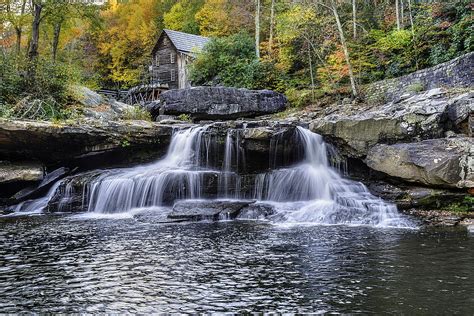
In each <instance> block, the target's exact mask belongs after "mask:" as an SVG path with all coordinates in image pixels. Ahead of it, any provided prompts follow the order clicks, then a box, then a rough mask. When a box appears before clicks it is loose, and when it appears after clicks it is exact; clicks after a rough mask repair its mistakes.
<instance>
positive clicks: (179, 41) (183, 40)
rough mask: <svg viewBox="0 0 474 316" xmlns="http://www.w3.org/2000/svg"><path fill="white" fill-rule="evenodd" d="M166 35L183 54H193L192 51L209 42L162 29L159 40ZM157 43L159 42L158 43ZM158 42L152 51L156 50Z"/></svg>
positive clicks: (186, 34)
mask: <svg viewBox="0 0 474 316" xmlns="http://www.w3.org/2000/svg"><path fill="white" fill-rule="evenodd" d="M163 34H166V35H167V36H168V38H169V39H170V40H171V42H172V43H173V45H174V46H175V47H176V49H177V50H178V51H180V52H183V53H191V54H192V53H193V51H195V50H196V49H197V50H200V49H202V48H203V47H204V45H205V44H206V43H207V42H208V41H209V37H204V36H199V35H194V34H189V33H184V32H178V31H173V30H168V29H164V30H163V32H162V33H161V35H160V38H161V37H162V36H163ZM158 42H159V41H158ZM158 42H157V43H156V45H155V47H154V48H153V51H155V50H156V49H157V45H158Z"/></svg>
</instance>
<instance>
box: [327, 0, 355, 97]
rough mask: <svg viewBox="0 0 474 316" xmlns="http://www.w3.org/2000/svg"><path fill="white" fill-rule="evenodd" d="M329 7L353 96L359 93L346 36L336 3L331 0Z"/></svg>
mask: <svg viewBox="0 0 474 316" xmlns="http://www.w3.org/2000/svg"><path fill="white" fill-rule="evenodd" d="M331 9H332V12H333V14H334V18H335V19H336V24H337V30H338V32H339V38H340V40H341V46H342V50H343V51H344V58H345V59H346V63H347V68H348V70H349V79H350V81H351V89H352V95H353V96H354V97H358V95H359V94H358V92H357V86H356V81H355V77H354V72H353V71H352V65H351V61H350V57H349V50H348V49H347V43H346V38H345V36H344V30H343V29H342V24H341V20H340V19H339V13H338V12H337V7H336V3H335V2H334V0H331Z"/></svg>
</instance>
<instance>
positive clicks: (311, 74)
mask: <svg viewBox="0 0 474 316" xmlns="http://www.w3.org/2000/svg"><path fill="white" fill-rule="evenodd" d="M308 61H309V74H310V76H311V100H312V101H313V102H314V75H313V61H312V60H311V49H310V47H309V46H308Z"/></svg>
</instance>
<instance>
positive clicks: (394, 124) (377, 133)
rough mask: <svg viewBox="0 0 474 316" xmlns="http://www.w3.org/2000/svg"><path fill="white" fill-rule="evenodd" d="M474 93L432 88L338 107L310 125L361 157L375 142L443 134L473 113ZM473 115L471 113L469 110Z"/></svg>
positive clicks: (456, 127) (405, 140)
mask: <svg viewBox="0 0 474 316" xmlns="http://www.w3.org/2000/svg"><path fill="white" fill-rule="evenodd" d="M472 97H473V96H472V93H465V94H462V95H457V96H456V95H450V94H449V93H448V92H447V91H445V90H443V89H433V90H429V91H427V92H424V93H421V94H417V95H413V96H411V97H409V98H406V99H400V100H398V101H395V102H390V103H387V104H384V105H381V106H377V107H373V108H370V107H363V106H361V107H360V108H354V107H348V108H347V109H341V110H339V109H337V110H336V113H333V114H328V115H326V116H323V117H319V118H317V119H315V120H313V121H312V122H311V124H310V129H311V130H312V131H313V132H316V133H319V134H321V135H323V136H325V137H326V138H327V139H329V140H331V141H332V142H333V143H334V144H336V145H338V146H339V148H340V149H341V151H342V152H343V153H344V154H345V155H347V156H349V157H355V158H361V157H364V156H366V155H367V152H368V150H369V149H370V148H371V147H372V146H374V145H376V144H380V143H382V144H393V143H396V142H401V141H404V142H408V141H412V140H422V139H430V138H438V137H444V133H445V132H446V131H448V130H450V129H455V130H460V129H462V128H461V127H459V124H462V122H465V121H466V118H467V116H468V113H469V112H470V113H472V102H473V99H472ZM469 115H470V114H469Z"/></svg>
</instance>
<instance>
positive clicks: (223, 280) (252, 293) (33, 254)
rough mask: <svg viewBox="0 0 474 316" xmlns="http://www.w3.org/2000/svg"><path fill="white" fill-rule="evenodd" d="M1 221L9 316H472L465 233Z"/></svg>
mask: <svg viewBox="0 0 474 316" xmlns="http://www.w3.org/2000/svg"><path fill="white" fill-rule="evenodd" d="M161 220H162V216H161V215H160V212H148V213H139V214H131V215H129V216H126V217H125V218H120V217H119V216H115V217H114V216H110V217H91V216H89V215H88V214H82V215H81V214H80V215H72V214H57V215H33V216H13V217H2V218H0V241H1V246H0V310H1V311H2V313H19V312H35V313H48V312H52V313H58V312H63V313H73V312H74V313H77V312H78V313H152V312H155V313H156V312H183V313H186V312H245V311H261V312H272V311H278V312H316V313H317V312H343V313H344V312H345V313H348V312H351V313H354V312H362V313H376V314H380V313H395V314H399V313H405V314H454V313H459V314H463V315H468V314H469V315H470V314H473V313H474V235H472V234H471V235H469V233H468V232H467V231H466V230H462V229H454V228H453V229H446V228H445V229H434V228H430V229H428V228H420V229H397V228H374V227H366V226H354V227H351V226H343V225H332V226H331V225H328V226H324V225H288V224H271V223H269V222H265V221H241V220H237V221H223V222H199V223H168V224H164V223H160V222H161Z"/></svg>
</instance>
